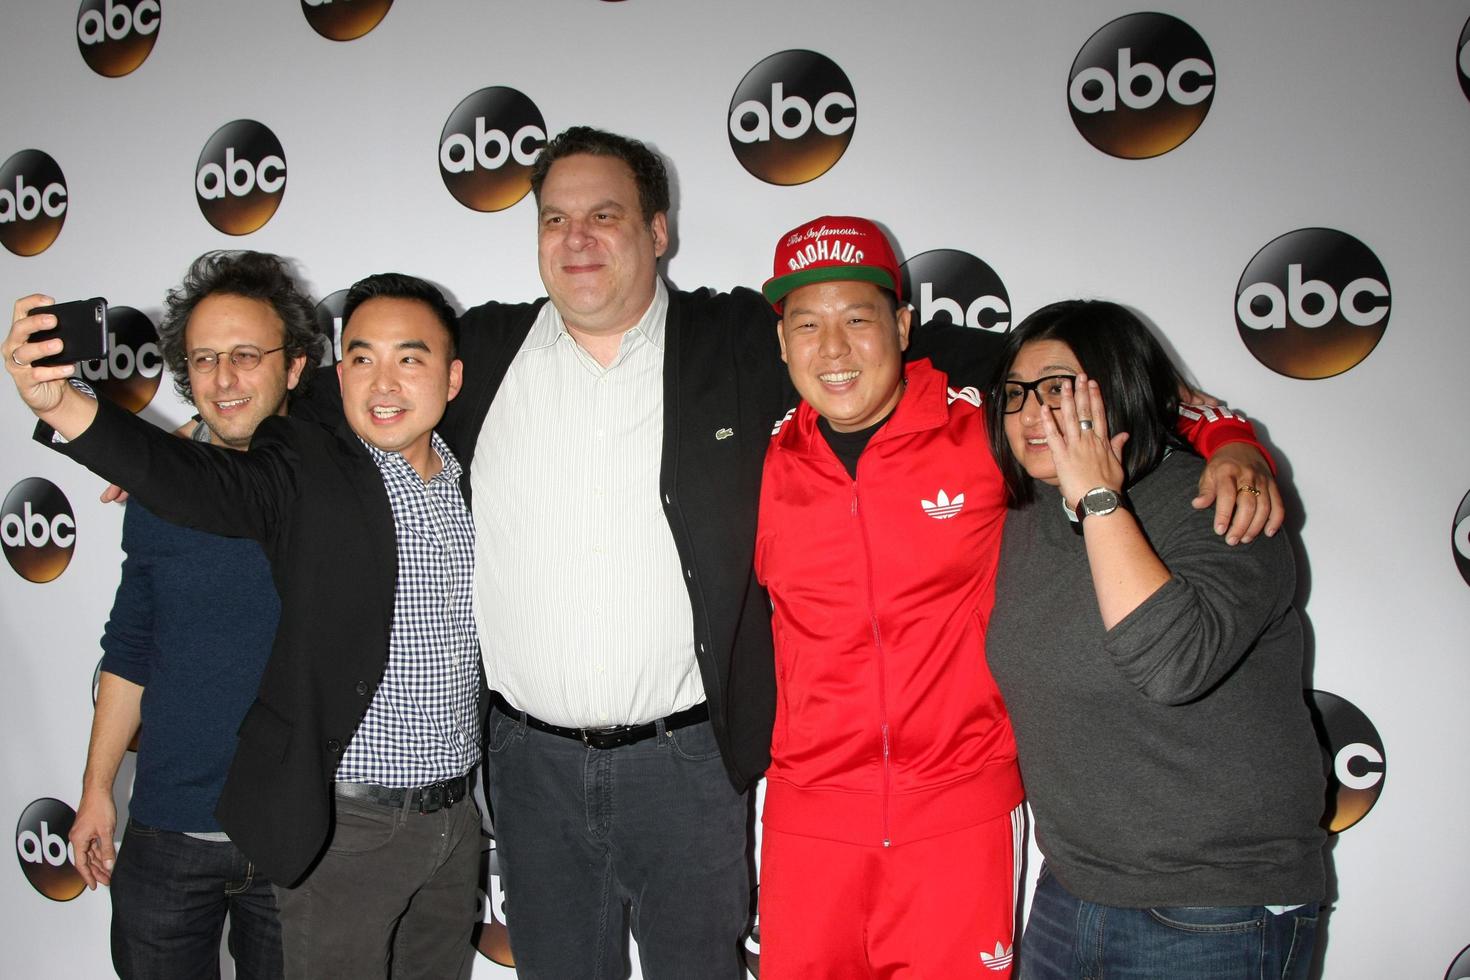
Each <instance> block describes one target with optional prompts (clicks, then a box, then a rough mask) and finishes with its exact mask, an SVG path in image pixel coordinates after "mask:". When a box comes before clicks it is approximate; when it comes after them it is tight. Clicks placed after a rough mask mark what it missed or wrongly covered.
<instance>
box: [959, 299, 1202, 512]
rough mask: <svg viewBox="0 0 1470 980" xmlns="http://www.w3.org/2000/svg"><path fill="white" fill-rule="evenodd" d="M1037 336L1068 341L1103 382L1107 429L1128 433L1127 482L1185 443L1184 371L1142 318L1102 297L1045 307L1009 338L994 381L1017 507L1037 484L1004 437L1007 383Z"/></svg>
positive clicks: (995, 429)
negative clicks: (1180, 430)
mask: <svg viewBox="0 0 1470 980" xmlns="http://www.w3.org/2000/svg"><path fill="white" fill-rule="evenodd" d="M1033 340H1055V341H1058V342H1060V343H1063V344H1066V345H1067V346H1068V347H1070V348H1071V349H1072V353H1073V354H1075V355H1076V357H1077V362H1078V363H1079V364H1080V365H1082V369H1083V370H1084V371H1086V372H1087V376H1088V377H1089V378H1092V379H1093V380H1095V381H1096V382H1097V384H1098V387H1099V388H1100V389H1101V390H1102V396H1103V403H1104V404H1105V405H1106V406H1107V415H1108V432H1109V433H1110V434H1113V435H1115V434H1117V433H1119V432H1126V433H1128V442H1127V444H1125V445H1124V447H1123V472H1124V479H1125V481H1126V483H1127V484H1128V485H1132V484H1134V483H1136V482H1138V481H1139V480H1141V479H1142V478H1143V477H1145V476H1147V475H1148V474H1149V473H1150V472H1152V471H1153V469H1154V467H1156V466H1158V465H1159V461H1160V460H1162V459H1163V458H1164V453H1165V452H1166V451H1167V450H1168V449H1169V448H1171V447H1172V448H1179V447H1180V445H1181V444H1180V442H1179V440H1178V438H1177V437H1176V436H1175V435H1174V433H1175V429H1176V426H1177V421H1178V413H1179V389H1180V385H1181V382H1182V377H1183V376H1182V375H1181V374H1180V371H1179V369H1178V368H1177V367H1175V366H1174V362H1173V361H1172V360H1171V359H1170V358H1169V355H1168V353H1167V352H1166V351H1165V350H1164V348H1163V346H1162V345H1161V344H1160V343H1159V342H1158V340H1156V339H1155V338H1154V335H1153V334H1151V333H1150V332H1149V330H1148V328H1147V327H1145V326H1144V325H1143V321H1141V320H1139V319H1138V317H1137V316H1135V315H1134V314H1133V313H1132V312H1130V311H1129V310H1127V309H1125V308H1124V307H1122V306H1119V305H1118V304H1117V303H1108V302H1105V301H1102V300H1063V301H1062V302H1060V303H1052V304H1051V305H1050V306H1043V307H1042V308H1041V309H1039V310H1037V311H1036V312H1035V313H1032V314H1031V315H1030V316H1028V317H1027V318H1026V319H1024V320H1022V321H1021V323H1020V324H1019V325H1017V326H1016V328H1015V329H1014V330H1012V331H1011V332H1010V333H1008V334H1007V335H1006V339H1005V346H1004V347H1003V348H1002V349H1001V357H1000V366H999V368H998V370H997V371H996V374H995V377H994V378H993V379H992V381H991V385H990V394H989V410H988V414H989V421H990V445H991V448H992V449H993V450H994V452H995V459H996V462H997V463H998V464H999V465H1000V472H1001V475H1002V476H1003V477H1005V483H1006V499H1007V502H1008V503H1009V504H1010V505H1011V506H1012V507H1018V506H1021V505H1022V504H1028V503H1030V502H1031V500H1032V498H1033V496H1034V485H1033V483H1032V480H1031V478H1030V477H1029V476H1028V475H1027V473H1026V470H1025V467H1023V466H1022V465H1021V461H1020V460H1018V459H1017V458H1016V454H1015V453H1013V452H1012V451H1011V445H1010V441H1009V440H1008V439H1007V438H1006V431H1005V382H1006V375H1008V374H1009V373H1010V370H1011V366H1012V365H1013V364H1015V362H1016V355H1017V354H1019V353H1020V350H1021V348H1022V346H1024V345H1025V344H1027V343H1029V342H1031V341H1033ZM1025 380H1030V379H1029V378H1028V379H1025Z"/></svg>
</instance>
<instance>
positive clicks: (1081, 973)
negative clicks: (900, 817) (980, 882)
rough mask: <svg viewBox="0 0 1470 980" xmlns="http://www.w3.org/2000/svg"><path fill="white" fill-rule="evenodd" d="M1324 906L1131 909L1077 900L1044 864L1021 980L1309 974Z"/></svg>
mask: <svg viewBox="0 0 1470 980" xmlns="http://www.w3.org/2000/svg"><path fill="white" fill-rule="evenodd" d="M1316 932H1317V906H1316V905H1315V904H1311V905H1305V906H1303V907H1302V908H1299V909H1294V910H1293V911H1290V912H1285V913H1283V914H1281V915H1273V914H1272V913H1271V912H1270V911H1269V910H1268V909H1267V908H1266V907H1265V906H1263V905H1243V906H1217V907H1212V908H1150V909H1124V908H1113V907H1112V906H1108V905H1097V904H1094V903H1092V902H1085V901H1083V900H1082V899H1080V898H1076V897H1075V896H1073V895H1072V894H1071V893H1069V892H1068V891H1067V890H1066V889H1065V888H1063V887H1062V885H1061V883H1060V882H1058V881H1057V879H1056V876H1054V875H1053V874H1051V873H1050V871H1049V870H1048V869H1047V868H1046V867H1045V866H1043V867H1042V870H1041V878H1040V880H1039V881H1037V883H1036V896H1035V898H1034V899H1033V900H1032V903H1031V914H1030V916H1029V917H1028V918H1027V920H1026V932H1025V934H1024V935H1023V936H1022V937H1021V946H1020V953H1019V956H1018V959H1019V961H1020V967H1021V969H1020V973H1019V980H1268V978H1269V980H1306V976H1307V971H1308V970H1309V969H1310V967H1311V962H1312V948H1313V946H1314V944H1315V941H1316Z"/></svg>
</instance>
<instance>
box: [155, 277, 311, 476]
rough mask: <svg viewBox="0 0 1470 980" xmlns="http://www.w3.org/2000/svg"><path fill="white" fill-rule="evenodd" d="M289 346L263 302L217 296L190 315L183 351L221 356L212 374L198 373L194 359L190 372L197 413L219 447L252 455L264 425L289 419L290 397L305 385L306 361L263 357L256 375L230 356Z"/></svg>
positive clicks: (282, 327) (283, 354)
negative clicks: (257, 430) (268, 420)
mask: <svg viewBox="0 0 1470 980" xmlns="http://www.w3.org/2000/svg"><path fill="white" fill-rule="evenodd" d="M285 342H286V328H285V325H284V324H283V323H282V322H281V318H280V317H279V316H277V315H276V311H275V310H274V309H273V308H272V307H271V305H270V304H269V303H267V302H266V301H265V300H262V299H250V298H248V297H245V296H235V295H232V294H230V293H213V294H211V295H209V296H206V297H204V298H203V299H202V300H200V301H199V303H198V304H197V305H196V306H195V307H194V310H193V312H192V313H190V314H189V322H188V324H187V325H186V326H185V327H184V350H185V351H194V350H200V349H206V350H212V351H215V352H217V353H218V354H219V355H220V357H219V359H218V364H217V366H216V367H215V369H214V370H213V371H210V372H209V373H208V374H204V373H201V372H199V371H197V370H195V368H194V367H193V364H192V361H193V359H192V358H190V359H189V360H190V362H191V363H190V366H189V369H188V370H189V386H190V389H191V390H192V391H193V393H194V407H195V408H197V409H199V416H200V418H202V419H204V422H205V424H206V425H208V426H209V433H210V441H211V442H213V443H214V444H215V445H217V446H225V447H228V448H230V449H247V448H249V446H250V440H251V438H252V437H253V436H254V435H255V428H256V426H258V425H260V423H261V421H262V420H263V419H266V418H268V417H270V416H272V415H284V414H285V413H286V393H287V392H289V391H290V390H291V389H293V388H295V387H296V383H297V382H298V381H300V380H301V371H302V369H303V368H304V367H305V366H306V357H305V356H301V357H296V358H293V359H291V360H289V361H288V360H287V359H286V352H285V351H275V352H274V353H270V354H266V355H265V356H264V357H262V358H261V359H260V364H259V365H257V366H256V367H255V369H254V370H252V371H242V370H240V369H239V368H237V367H235V365H233V364H231V363H230V358H229V356H228V355H229V352H230V351H232V350H234V349H235V348H236V347H240V346H242V345H247V344H248V345H250V346H253V347H257V348H259V349H260V350H262V351H267V350H271V349H272V348H274V347H280V346H281V345H282V344H284V343H285Z"/></svg>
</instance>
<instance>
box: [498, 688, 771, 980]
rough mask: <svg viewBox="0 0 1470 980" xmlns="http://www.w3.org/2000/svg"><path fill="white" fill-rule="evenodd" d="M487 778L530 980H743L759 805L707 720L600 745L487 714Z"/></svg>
mask: <svg viewBox="0 0 1470 980" xmlns="http://www.w3.org/2000/svg"><path fill="white" fill-rule="evenodd" d="M486 746H487V751H486V756H485V759H486V768H487V771H488V774H489V780H490V811H491V814H492V816H493V818H494V824H495V837H496V841H497V843H496V852H497V853H498V855H499V858H500V869H501V874H502V876H503V878H502V880H503V882H504V886H505V918H506V926H507V928H508V929H509V930H510V948H511V953H512V954H513V955H514V956H515V961H516V975H517V976H519V977H521V978H522V980H582V978H587V980H614V978H617V977H622V976H626V975H627V959H626V954H625V952H624V950H625V948H626V944H627V938H626V937H627V929H628V927H630V926H631V929H632V934H633V938H634V939H636V940H637V941H638V961H639V965H640V966H641V967H642V971H643V975H644V976H645V977H647V978H648V980H683V978H689V977H699V978H700V980H737V978H744V976H745V969H744V967H743V966H742V964H741V959H740V941H741V937H742V935H743V934H744V932H745V927H746V923H747V920H748V917H749V910H750V872H749V867H748V863H747V862H748V860H749V856H748V845H747V832H746V828H747V821H748V819H749V814H750V808H749V799H748V797H747V795H746V794H744V793H737V792H736V791H735V788H734V787H733V786H732V785H731V784H730V779H729V777H728V776H727V775H726V774H725V767H724V764H723V763H722V762H721V761H720V752H719V747H718V746H717V745H716V743H715V736H714V730H713V728H712V727H711V726H710V723H709V722H704V723H702V724H698V725H691V726H689V727H688V728H681V729H679V730H678V731H674V732H667V731H664V729H663V726H662V724H660V725H659V731H658V735H657V736H656V737H654V738H650V739H647V740H645V741H642V742H638V743H636V744H633V745H624V746H619V747H618V748H613V749H595V748H589V747H588V746H585V745H583V744H582V743H581V742H578V741H574V740H572V739H569V738H563V737H562V736H560V735H551V734H548V733H546V732H541V731H537V730H536V729H533V728H527V727H526V725H525V724H524V723H523V722H522V721H521V720H520V719H519V717H516V716H512V715H507V714H504V713H502V712H501V711H500V710H499V709H498V708H497V709H495V710H494V711H492V712H491V714H490V724H489V734H488V739H487V743H486Z"/></svg>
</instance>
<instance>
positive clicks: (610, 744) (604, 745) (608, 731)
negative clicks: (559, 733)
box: [578, 725, 632, 751]
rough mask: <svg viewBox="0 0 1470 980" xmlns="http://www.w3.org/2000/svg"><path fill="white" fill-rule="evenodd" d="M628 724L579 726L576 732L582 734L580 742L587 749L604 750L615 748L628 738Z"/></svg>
mask: <svg viewBox="0 0 1470 980" xmlns="http://www.w3.org/2000/svg"><path fill="white" fill-rule="evenodd" d="M631 727H632V726H630V725H613V726H611V727H609V728H581V729H578V734H579V735H581V736H582V744H583V745H585V746H587V747H588V748H589V749H598V750H600V751H605V750H607V749H615V748H617V747H618V746H619V745H622V744H624V743H625V742H626V741H627V738H628V729H629V728H631Z"/></svg>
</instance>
